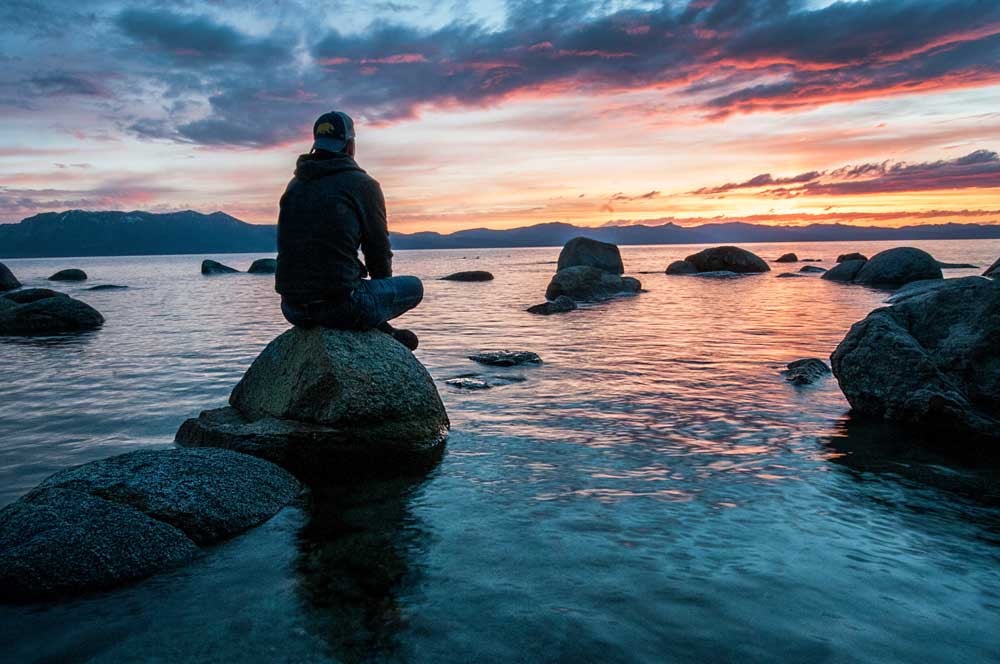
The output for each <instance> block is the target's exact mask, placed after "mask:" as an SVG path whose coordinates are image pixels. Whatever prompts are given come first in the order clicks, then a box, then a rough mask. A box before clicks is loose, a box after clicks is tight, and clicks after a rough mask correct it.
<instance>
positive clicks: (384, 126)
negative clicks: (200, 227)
mask: <svg viewBox="0 0 1000 664" xmlns="http://www.w3.org/2000/svg"><path fill="white" fill-rule="evenodd" d="M36 4H37V6H35V5H32V6H33V9H32V11H26V10H25V8H24V7H23V6H21V5H20V3H10V4H6V5H5V6H4V7H3V8H0V28H2V29H3V31H4V34H5V38H4V42H3V45H2V47H0V49H2V50H0V58H2V59H3V60H4V67H3V69H2V72H0V106H2V108H3V115H4V122H3V123H2V126H0V221H2V222H14V221H18V220H20V219H21V218H23V217H27V216H30V215H32V214H36V213H39V212H45V211H53V210H64V209H69V208H83V209H143V210H150V211H168V210H179V209H195V210H199V211H202V212H211V211H214V210H223V211H225V212H228V213H229V214H232V215H234V216H236V217H239V218H242V219H245V220H247V221H251V222H255V223H274V221H275V218H276V210H277V201H278V198H279V196H280V195H281V193H282V191H283V190H284V187H285V185H286V183H287V180H288V178H289V177H290V175H291V172H292V169H293V167H294V161H295V157H296V155H297V154H299V153H302V152H305V151H307V150H308V148H309V145H310V138H311V137H310V128H311V124H312V121H313V119H314V118H315V117H316V116H317V115H318V114H320V113H321V112H323V111H326V110H329V109H331V108H337V109H340V110H344V111H346V112H348V113H349V114H351V115H352V116H353V117H354V118H355V121H356V125H357V131H358V161H359V163H360V164H361V165H362V167H364V168H366V169H367V170H368V171H369V172H370V173H372V174H373V175H374V176H375V177H376V178H377V179H379V180H380V181H381V183H382V186H383V189H384V191H385V193H386V197H387V202H388V207H389V214H390V224H391V227H392V229H393V230H396V231H399V232H414V231H420V230H435V231H440V232H450V231H454V230H459V229H463V228H472V227H484V226H485V227H491V228H508V227H515V226H523V225H529V224H533V223H540V222H549V221H566V222H571V223H575V224H580V225H601V224H607V223H616V224H629V223H665V222H667V221H674V222H676V223H680V224H697V223H704V222H706V221H709V220H718V219H727V220H746V221H752V222H755V223H781V224H808V223H813V222H843V223H857V224H878V225H884V226H898V225H905V224H919V223H942V222H948V221H956V222H973V221H975V222H1000V157H998V155H997V151H1000V111H998V110H997V109H1000V3H996V2H993V1H992V0H989V1H985V0H983V1H976V0H920V1H916V0H873V1H870V2H840V3H830V2H819V1H795V0H787V1H785V0H780V1H779V0H717V1H711V0H692V1H690V2H686V1H676V2H666V3H662V4H661V3H648V2H613V3H592V2H565V3H535V2H511V3H499V2H469V3H463V6H464V7H465V10H466V11H465V14H464V15H463V16H462V17H461V18H460V19H456V18H455V17H456V16H457V14H455V13H452V12H449V13H445V12H444V10H441V9H437V8H436V7H437V5H436V4H434V3H427V4H426V6H425V4H424V3H374V5H373V4H371V3H354V2H349V3H344V4H338V5H337V6H336V9H335V10H334V9H333V8H325V9H322V8H321V9H318V8H317V6H316V4H315V3H303V4H301V5H299V4H297V3H280V5H275V6H273V7H270V8H269V9H263V8H262V9H259V10H258V11H256V12H250V13H248V12H246V11H244V10H243V9H242V8H241V7H239V6H237V5H236V4H231V3H227V2H220V3H211V4H205V5H203V6H193V5H192V6H188V5H184V6H183V7H185V8H181V5H178V6H174V5H167V4H164V5H138V4H136V5H134V6H133V5H130V4H127V3H123V2H121V1H120V0H117V1H115V0H109V1H108V2H95V3H88V6H87V7H86V9H82V8H80V7H78V5H76V4H66V6H63V3H61V2H48V3H36ZM317 12H319V14H318V15H317Z"/></svg>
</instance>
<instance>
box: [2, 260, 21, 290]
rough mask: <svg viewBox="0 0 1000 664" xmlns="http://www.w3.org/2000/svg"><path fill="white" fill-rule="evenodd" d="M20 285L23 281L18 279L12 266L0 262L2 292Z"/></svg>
mask: <svg viewBox="0 0 1000 664" xmlns="http://www.w3.org/2000/svg"><path fill="white" fill-rule="evenodd" d="M20 287H21V282H20V281H18V280H17V277H15V276H14V273H13V272H11V271H10V268H9V267H7V266H6V265H4V264H3V263H0V293H3V292H4V291H9V290H14V289H15V288H20Z"/></svg>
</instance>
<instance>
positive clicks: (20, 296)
mask: <svg viewBox="0 0 1000 664" xmlns="http://www.w3.org/2000/svg"><path fill="white" fill-rule="evenodd" d="M49 297H69V296H68V295H66V294H65V293H60V292H59V291H54V290H52V289H51V288H25V289H23V290H19V291H14V292H13V293H6V294H4V296H3V299H5V300H9V301H11V302H16V303H17V304H30V303H31V302H38V301H39V300H44V299H46V298H49Z"/></svg>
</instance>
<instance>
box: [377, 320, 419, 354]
mask: <svg viewBox="0 0 1000 664" xmlns="http://www.w3.org/2000/svg"><path fill="white" fill-rule="evenodd" d="M376 329H377V330H379V331H381V332H385V333H386V334H388V335H389V336H391V337H392V338H393V339H395V340H396V341H398V342H399V343H401V344H403V345H404V346H406V347H407V348H409V349H410V350H416V349H417V345H418V344H419V343H420V340H419V339H417V335H415V334H414V333H413V332H410V331H409V330H403V329H398V328H395V327H393V326H392V325H389V324H388V323H382V324H381V325H379V326H378V327H377V328H376Z"/></svg>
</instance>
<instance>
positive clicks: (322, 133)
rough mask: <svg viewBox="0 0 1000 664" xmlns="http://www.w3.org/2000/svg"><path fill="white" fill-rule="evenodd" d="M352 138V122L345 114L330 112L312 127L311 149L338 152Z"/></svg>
mask: <svg viewBox="0 0 1000 664" xmlns="http://www.w3.org/2000/svg"><path fill="white" fill-rule="evenodd" d="M352 138H354V120H352V119H351V116H349V115H348V114H347V113H342V112H340V111H330V112H329V113H324V114H323V115H321V116H319V117H318V118H317V119H316V123H315V124H314V125H313V149H314V150H326V151H327V152H340V151H342V150H343V149H344V146H346V145H347V141H349V140H351V139H352Z"/></svg>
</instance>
